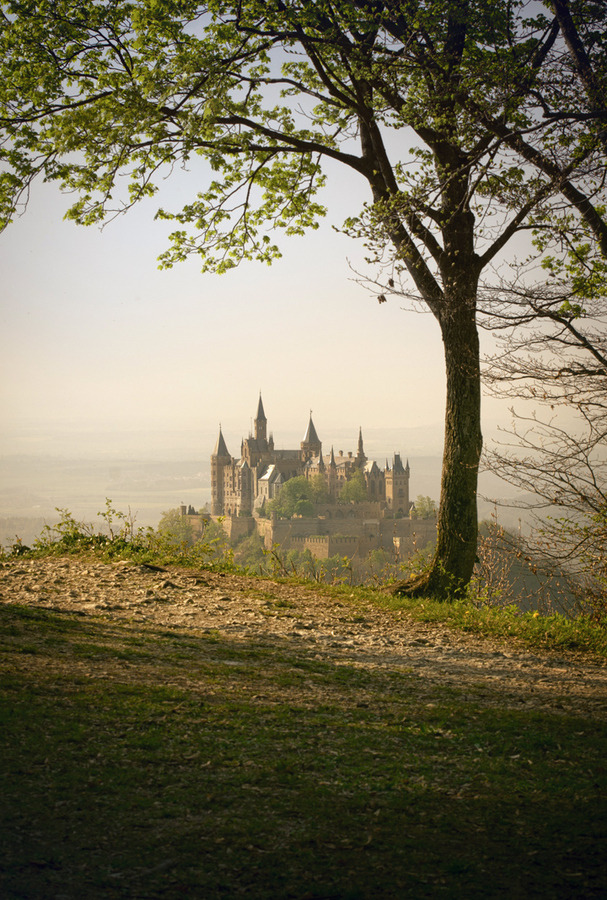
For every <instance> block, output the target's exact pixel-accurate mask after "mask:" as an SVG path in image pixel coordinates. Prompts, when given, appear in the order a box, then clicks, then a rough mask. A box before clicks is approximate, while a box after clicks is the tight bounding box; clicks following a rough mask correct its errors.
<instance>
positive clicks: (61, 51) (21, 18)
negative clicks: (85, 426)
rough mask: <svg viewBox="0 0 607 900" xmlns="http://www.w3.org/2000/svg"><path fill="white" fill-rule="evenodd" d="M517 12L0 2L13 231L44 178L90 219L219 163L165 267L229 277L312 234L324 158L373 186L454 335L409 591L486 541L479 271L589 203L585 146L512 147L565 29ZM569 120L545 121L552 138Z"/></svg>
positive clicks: (418, 278)
mask: <svg viewBox="0 0 607 900" xmlns="http://www.w3.org/2000/svg"><path fill="white" fill-rule="evenodd" d="M524 7H525V3H523V2H516V0H515V2H505V0H504V2H496V3H492V4H487V3H486V2H485V0H404V2H392V0H387V2H376V0H354V2H350V0H349V2H345V0H318V2H295V0H263V2H261V0H252V2H246V3H242V2H220V0H211V2H207V3H205V4H201V3H197V2H193V0H138V2H126V0H112V2H109V0H108V2H99V0H96V2H93V0H78V2H76V0H51V2H49V0H46V2H44V0H43V2H32V0H4V2H2V3H1V4H0V9H1V10H2V36H1V48H2V59H1V60H0V73H1V75H2V80H1V83H0V103H1V113H0V118H1V125H2V130H3V133H4V139H5V140H4V144H3V148H4V149H3V151H2V158H3V161H4V163H5V166H6V169H5V171H4V173H3V174H2V176H1V178H0V189H1V192H2V194H1V200H0V205H1V212H2V213H3V215H4V219H5V220H7V221H8V220H9V219H10V218H11V216H12V215H13V214H14V212H15V211H16V210H17V208H18V206H19V204H20V203H21V202H22V201H23V199H24V198H25V197H26V196H27V192H28V190H29V186H30V184H31V183H32V181H33V179H34V178H36V177H37V176H39V175H41V176H42V177H43V178H45V179H47V180H53V181H57V182H58V183H59V184H60V185H61V187H62V188H64V189H66V190H71V191H76V192H77V195H78V199H77V201H76V202H75V203H74V204H73V206H72V207H71V209H70V211H69V215H70V216H71V217H72V218H73V219H75V220H76V221H77V222H80V223H83V224H90V223H94V222H98V221H101V220H102V219H103V218H104V217H105V216H107V215H108V214H110V213H112V212H114V211H116V210H124V209H128V207H129V206H131V205H132V204H133V203H135V202H137V200H139V199H140V198H142V197H144V196H148V195H150V194H153V193H154V192H155V190H156V187H155V179H158V177H159V176H160V175H162V174H165V172H166V171H167V169H168V168H170V166H172V165H174V164H175V163H177V162H178V163H182V164H186V165H187V164H189V163H191V162H192V160H193V159H194V157H195V156H196V155H200V156H202V157H203V158H204V159H205V160H206V161H207V162H208V163H209V164H210V166H211V169H212V170H213V172H214V173H215V174H214V175H213V176H211V177H210V182H209V184H208V185H207V187H206V189H205V190H203V191H201V192H200V193H198V194H197V195H196V196H195V197H194V198H193V199H192V201H191V202H190V203H188V204H187V205H186V206H185V207H184V208H183V209H182V210H181V211H180V212H178V213H169V212H166V211H160V212H159V215H160V216H162V217H165V218H171V219H174V220H175V221H176V222H177V223H178V228H177V230H176V231H175V232H174V234H173V237H172V247H171V248H170V249H169V250H168V251H167V253H166V254H165V255H164V256H163V263H164V264H165V265H171V264H172V263H173V262H175V261H178V260H181V259H183V258H185V257H186V256H187V255H188V254H191V253H197V254H199V256H200V258H201V261H202V265H203V270H205V271H210V272H223V271H226V270H228V269H229V268H231V267H233V266H234V265H237V264H238V263H239V262H240V261H241V260H243V259H258V260H262V261H266V262H269V261H271V260H272V259H274V258H276V257H277V256H278V254H279V250H278V247H277V246H276V245H275V243H274V239H273V234H275V233H276V229H282V230H283V231H284V232H285V233H287V234H292V233H296V234H300V233H303V232H304V231H305V230H306V229H307V228H309V227H316V226H317V223H318V218H319V216H320V215H321V214H323V212H324V210H323V207H322V205H321V204H320V203H319V202H318V197H317V192H318V189H319V188H320V187H321V185H322V183H323V175H322V166H323V164H324V163H325V162H326V161H331V162H337V163H339V164H341V165H342V166H345V167H346V168H347V169H349V170H350V172H351V173H352V175H353V176H356V177H358V178H361V179H363V181H364V182H366V184H367V185H368V187H369V190H370V201H369V204H368V205H367V206H366V208H365V210H364V211H363V212H362V214H361V216H360V217H359V218H358V219H354V220H351V221H350V222H349V223H348V224H349V228H350V231H351V232H353V233H354V234H359V235H361V236H363V237H367V238H368V240H369V241H370V243H371V244H372V245H374V246H377V247H378V248H379V249H380V251H382V250H383V249H384V248H385V247H386V245H387V244H389V245H390V246H391V248H392V250H391V254H392V261H393V265H394V267H395V271H401V270H402V271H404V272H406V274H407V277H408V278H409V279H410V282H411V284H412V286H413V287H412V289H413V290H414V292H415V294H416V296H418V297H419V298H421V300H422V301H423V303H424V304H425V305H426V306H427V308H428V309H429V310H430V311H431V312H432V314H433V315H434V317H435V319H436V320H437V322H438V325H439V328H440V333H441V336H442V340H443V345H444V351H445V367H446V386H447V387H446V390H447V397H446V418H445V446H444V457H443V471H442V484H441V499H440V507H439V513H438V541H437V550H436V557H435V561H434V565H433V567H432V569H431V571H430V573H429V575H428V576H427V577H426V578H425V579H424V580H422V581H420V582H419V583H417V584H413V585H410V586H409V588H408V589H411V590H419V591H421V590H426V591H431V592H433V593H436V594H437V595H440V596H450V595H452V594H453V593H457V592H459V591H461V590H462V589H463V588H464V587H465V586H466V584H467V583H468V581H469V579H470V576H471V573H472V569H473V565H474V559H475V553H476V541H477V528H478V524H477V511H476V486H477V473H478V464H479V457H480V452H481V445H482V437H481V420H480V362H479V339H478V331H477V322H476V315H477V302H478V285H479V279H480V277H481V273H483V271H484V270H486V269H487V267H488V266H490V264H491V263H492V262H493V261H495V260H496V259H497V258H498V257H499V255H500V253H501V252H502V251H503V250H504V248H505V246H506V244H507V243H508V241H509V240H510V239H511V238H512V237H513V236H514V235H515V234H516V233H517V232H518V231H519V230H520V229H521V228H524V227H525V225H526V222H527V219H528V216H529V214H530V213H531V212H532V211H533V210H534V209H535V208H536V207H537V206H538V204H540V203H542V202H543V203H544V204H546V202H547V201H548V199H549V198H551V197H552V196H553V195H554V194H555V192H558V191H560V192H561V193H563V194H564V195H565V196H566V202H567V203H574V205H575V204H576V203H577V206H576V207H575V208H576V209H577V210H578V212H579V213H580V214H582V212H581V211H580V207H581V206H583V201H584V198H585V194H584V188H583V185H581V183H580V178H583V174H584V173H583V172H582V170H581V166H582V163H583V162H584V158H580V155H579V154H576V152H574V150H576V149H577V148H573V149H571V151H570V152H569V153H568V152H567V148H564V150H563V151H562V154H561V156H562V159H560V161H559V164H558V165H555V164H551V165H549V164H547V163H546V164H545V165H543V166H540V165H539V164H538V165H536V163H537V159H536V158H533V159H532V162H531V168H530V169H529V168H525V166H521V164H520V163H519V162H517V161H516V159H515V155H516V153H519V152H521V155H522V158H523V159H524V160H525V162H526V164H529V158H528V155H529V154H527V155H525V153H523V152H522V151H521V146H520V145H519V143H518V142H520V141H522V142H523V149H524V150H525V151H526V147H527V141H526V136H527V134H528V133H531V132H533V131H534V129H535V128H536V127H538V125H537V110H538V102H537V99H535V98H536V93H535V92H536V88H537V86H538V79H539V76H540V74H541V72H542V67H543V66H544V65H545V64H546V60H547V58H548V56H549V54H550V53H551V52H552V48H553V47H554V45H555V41H556V37H557V34H558V27H557V25H556V23H555V22H551V21H548V20H547V19H544V18H542V17H541V16H540V17H538V18H537V19H536V20H535V21H534V20H525V19H523V18H522V15H523V13H524ZM556 127H557V126H556V125H555V124H554V123H549V124H548V125H546V123H541V129H540V131H541V133H542V135H545V134H546V132H547V130H548V133H549V135H550V140H552V139H554V140H556V137H555V132H554V130H553V131H550V128H552V129H554V128H556ZM538 133H539V132H538ZM536 143H537V141H536V142H535V143H533V142H531V143H529V147H530V148H531V151H530V152H531V153H532V154H533V153H535V154H537V153H538V152H539V151H538V150H537V146H536ZM409 148H411V150H409ZM550 156H551V154H550V151H548V152H547V155H546V160H547V161H548V162H550ZM582 157H583V155H582ZM542 159H543V157H542ZM533 166H536V168H535V169H534V168H533ZM579 172H581V174H580V175H579V177H578V173H579ZM125 174H127V175H128V176H129V189H128V195H126V196H121V191H120V183H121V182H120V180H119V176H121V175H125ZM567 192H568V193H567ZM116 197H118V200H116ZM580 198H581V199H580ZM545 208H546V207H545Z"/></svg>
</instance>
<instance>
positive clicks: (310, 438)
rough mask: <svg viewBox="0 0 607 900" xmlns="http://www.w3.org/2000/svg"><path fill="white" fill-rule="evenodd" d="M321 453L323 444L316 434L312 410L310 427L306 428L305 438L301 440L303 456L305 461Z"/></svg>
mask: <svg viewBox="0 0 607 900" xmlns="http://www.w3.org/2000/svg"><path fill="white" fill-rule="evenodd" d="M321 454H322V444H321V442H320V438H319V437H318V435H317V434H316V428H315V427H314V422H313V421H312V411H311V410H310V421H309V422H308V427H307V429H306V433H305V435H304V439H303V441H302V442H301V458H302V460H303V461H304V462H305V461H306V460H308V459H310V458H311V457H312V456H320V455H321Z"/></svg>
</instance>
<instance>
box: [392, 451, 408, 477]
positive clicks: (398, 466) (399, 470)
mask: <svg viewBox="0 0 607 900" xmlns="http://www.w3.org/2000/svg"><path fill="white" fill-rule="evenodd" d="M408 467H409V462H408V461H407V468H408ZM394 473H395V474H396V475H405V474H406V472H405V469H404V467H403V464H402V460H401V458H400V453H395V454H394Z"/></svg>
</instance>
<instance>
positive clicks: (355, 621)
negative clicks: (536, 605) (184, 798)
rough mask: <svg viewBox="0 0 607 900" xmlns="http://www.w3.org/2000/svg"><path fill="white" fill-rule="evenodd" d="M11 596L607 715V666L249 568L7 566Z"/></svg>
mask: <svg viewBox="0 0 607 900" xmlns="http://www.w3.org/2000/svg"><path fill="white" fill-rule="evenodd" d="M0 602H2V603H21V604H27V605H32V606H40V607H45V608H54V609H61V610H70V611H74V612H75V611H79V612H83V613H85V614H90V615H95V616H111V617H112V618H116V619H121V618H122V619H129V620H133V621H135V622H146V623H149V624H152V625H162V626H166V627H171V628H175V627H177V628H185V629H191V630H192V631H194V632H205V631H206V632H209V631H218V632H220V633H221V634H222V635H223V636H225V637H227V638H230V639H231V640H234V641H244V640H255V641H258V642H264V643H265V642H268V643H276V642H277V641H285V642H288V643H289V645H290V646H292V647H293V648H294V649H297V650H298V651H301V652H305V653H307V654H309V655H311V656H313V657H315V658H318V659H331V660H332V661H334V662H337V663H342V664H349V665H360V666H364V667H365V668H377V667H387V668H390V669H396V670H398V669H401V670H402V669H406V670H408V671H411V672H414V673H417V674H419V675H420V676H422V677H423V679H425V680H427V681H428V682H429V683H432V684H441V685H453V686H455V687H458V688H459V689H461V688H464V689H465V688H466V687H469V688H470V690H471V691H473V693H474V694H475V697H476V698H477V699H478V694H479V691H480V693H481V694H482V693H483V692H486V693H487V696H488V699H489V695H492V696H493V697H494V695H495V692H496V691H499V692H500V694H501V695H502V697H501V700H502V703H505V704H506V705H512V706H518V707H519V708H520V704H527V705H528V706H532V707H537V708H546V707H549V708H551V709H562V710H564V711H567V712H568V713H571V712H575V711H577V712H579V713H580V714H584V715H592V716H596V717H601V718H603V717H605V716H606V715H607V663H603V664H601V663H600V662H593V661H590V660H589V659H588V658H587V657H586V656H584V655H582V654H579V655H578V654H556V653H538V652H536V651H529V650H526V649H524V648H522V647H520V646H518V645H517V644H516V643H514V642H508V643H506V642H501V641H495V640H489V639H486V638H480V637H476V636H473V635H468V634H464V633H462V632H458V631H455V630H451V629H449V628H447V627H445V626H443V625H435V624H427V623H421V622H415V621H413V620H412V619H411V618H410V617H409V616H407V615H406V614H405V613H400V614H399V613H393V612H385V611H382V610H379V609H376V608H375V607H373V606H372V605H371V604H370V603H366V602H363V601H360V600H354V599H352V600H351V601H348V599H347V598H345V599H338V598H335V597H330V596H325V595H322V594H320V593H318V592H316V591H314V590H312V589H307V588H306V587H302V586H297V585H289V584H280V583H278V582H276V581H266V580H260V579H256V578H250V577H246V576H239V575H231V574H225V575H224V574H216V573H211V572H206V571H200V572H195V571H192V570H184V569H178V568H172V569H163V570H160V571H159V570H157V569H155V568H153V567H148V566H140V565H133V564H131V563H128V562H120V563H116V564H107V563H101V562H97V561H94V560H86V559H84V560H82V559H76V558H68V557H65V558H52V557H49V558H46V559H35V560H19V561H14V562H13V561H10V562H3V563H0Z"/></svg>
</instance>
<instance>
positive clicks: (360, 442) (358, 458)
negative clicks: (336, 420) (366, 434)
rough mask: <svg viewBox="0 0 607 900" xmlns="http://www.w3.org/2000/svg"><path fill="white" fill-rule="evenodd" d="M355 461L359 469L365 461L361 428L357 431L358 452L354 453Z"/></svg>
mask: <svg viewBox="0 0 607 900" xmlns="http://www.w3.org/2000/svg"><path fill="white" fill-rule="evenodd" d="M356 461H357V463H358V465H359V466H360V468H361V469H362V467H363V466H364V464H365V463H366V461H367V457H366V456H365V451H364V448H363V430H362V426H361V427H359V429H358V451H357V453H356Z"/></svg>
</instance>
